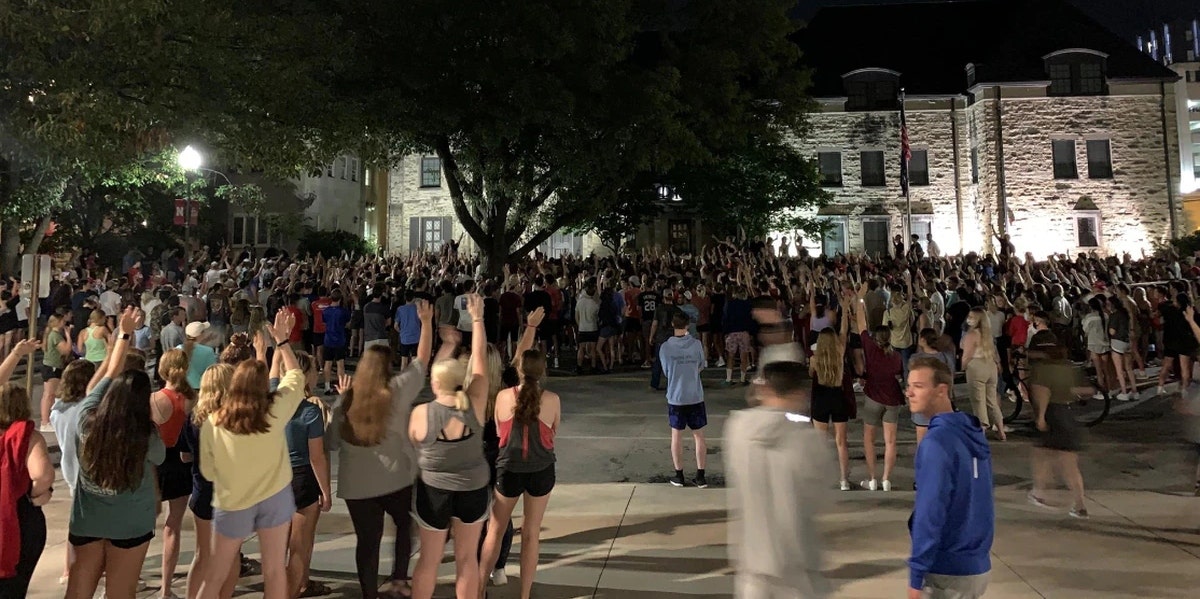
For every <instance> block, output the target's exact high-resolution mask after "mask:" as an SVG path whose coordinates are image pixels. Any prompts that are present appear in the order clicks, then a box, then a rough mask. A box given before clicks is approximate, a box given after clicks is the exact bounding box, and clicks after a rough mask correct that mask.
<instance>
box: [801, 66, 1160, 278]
mask: <svg viewBox="0 0 1200 599" xmlns="http://www.w3.org/2000/svg"><path fill="white" fill-rule="evenodd" d="M1111 90H1112V91H1111V93H1110V94H1109V95H1107V96H1089V97H1047V96H1046V95H1045V93H1044V86H1043V87H1042V91H1041V92H1040V93H1039V91H1038V89H1037V88H1032V87H1008V86H1006V87H1003V88H1002V89H1001V92H1000V95H1001V99H1000V100H999V102H1000V106H1001V110H1000V113H999V115H997V112H996V103H997V100H996V99H995V95H996V89H995V88H994V87H989V88H980V89H976V90H975V100H974V102H973V103H970V104H969V105H968V99H967V98H966V97H946V98H930V99H926V98H916V99H914V98H911V97H910V98H908V100H907V102H906V120H907V123H908V134H909V140H910V145H911V147H912V149H913V151H921V150H924V151H925V152H926V155H927V157H928V158H927V159H928V184H927V185H923V184H913V185H911V186H910V196H911V200H912V215H913V227H912V229H913V232H915V233H919V234H921V236H922V238H923V237H924V233H925V232H932V233H933V236H934V239H935V241H937V243H938V246H939V247H940V248H941V249H942V251H943V252H949V253H956V252H958V251H959V249H960V248H961V249H962V250H963V251H965V252H972V251H975V252H980V251H991V249H992V245H993V244H992V240H991V238H990V229H991V226H995V227H996V228H997V229H998V230H1000V231H1003V230H1004V226H1005V224H1007V229H1008V233H1009V234H1010V235H1011V237H1012V240H1013V243H1014V244H1015V245H1016V246H1017V248H1018V249H1019V250H1020V251H1021V252H1022V253H1023V252H1025V251H1032V252H1033V253H1034V254H1035V255H1037V256H1038V257H1044V256H1045V255H1048V254H1051V253H1075V252H1078V251H1092V250H1095V251H1098V252H1100V253H1102V254H1120V253H1122V252H1126V251H1128V252H1131V253H1133V254H1134V255H1137V254H1138V253H1139V252H1140V250H1141V249H1142V248H1149V247H1150V245H1151V244H1152V243H1153V242H1156V241H1162V240H1164V239H1166V238H1167V237H1169V236H1170V234H1171V226H1172V217H1171V214H1170V211H1169V210H1168V205H1173V206H1174V208H1175V211H1176V215H1175V219H1176V224H1175V226H1176V230H1178V229H1179V227H1180V225H1179V224H1178V220H1179V218H1180V214H1179V211H1180V201H1179V198H1178V197H1177V195H1178V193H1177V191H1176V190H1178V186H1179V180H1178V179H1179V173H1178V170H1176V169H1174V168H1171V167H1172V166H1173V165H1177V164H1178V144H1177V143H1175V142H1174V137H1173V135H1172V133H1173V129H1174V127H1168V128H1167V139H1166V140H1164V139H1163V134H1162V131H1163V125H1162V123H1163V119H1164V118H1165V119H1166V122H1167V123H1171V124H1173V123H1175V101H1174V98H1173V97H1171V94H1172V91H1171V89H1170V88H1169V87H1168V88H1167V89H1166V90H1165V94H1166V95H1165V102H1164V101H1162V100H1163V99H1162V98H1160V96H1159V88H1158V86H1157V85H1147V84H1130V85H1120V84H1116V83H1114V84H1112V86H1111ZM843 103H844V99H836V100H830V101H825V102H823V103H822V111H821V112H819V113H817V114H814V115H813V125H814V126H813V133H812V135H811V136H810V137H809V138H808V139H806V140H803V141H801V142H799V145H800V147H801V148H802V149H803V150H804V151H805V152H806V153H809V154H810V155H812V156H813V157H814V158H815V157H816V156H817V155H818V153H820V152H841V155H842V185H840V186H828V187H826V189H827V191H830V192H831V193H832V194H833V196H834V199H833V201H832V202H831V205H830V206H828V207H827V208H825V209H824V210H822V212H821V215H822V216H823V217H824V218H826V219H829V220H831V221H833V222H834V223H841V225H842V226H844V227H845V232H846V234H845V237H846V241H845V244H844V248H845V250H844V251H846V250H848V251H856V252H862V251H865V250H867V249H869V248H870V246H871V245H872V244H870V243H868V242H867V241H866V240H865V239H864V235H865V230H866V229H867V227H869V226H870V224H869V223H871V222H878V221H884V222H886V223H887V231H888V238H889V239H890V238H891V237H892V236H893V235H897V234H900V233H901V232H902V231H903V230H904V221H905V215H906V208H905V200H904V198H903V196H902V193H901V188H900V181H899V177H900V151H901V150H900V115H899V111H898V110H897V111H871V112H846V111H845V110H843V109H842V108H841V106H842V104H843ZM997 119H999V121H997ZM997 122H999V123H1000V125H999V127H997ZM997 131H1000V132H1001V133H1002V137H1003V141H1002V146H1003V148H1002V150H1001V149H999V148H998V147H997V143H996V141H997V139H996V137H997ZM1054 140H1074V141H1075V142H1076V146H1075V162H1076V164H1077V165H1078V166H1077V168H1078V177H1077V178H1055V173H1054V157H1053V152H1052V146H1053V142H1054ZM1088 140H1107V141H1108V143H1109V148H1110V152H1111V170H1112V176H1111V178H1094V179H1093V178H1090V177H1089V175H1088V155H1087V141H1088ZM1164 142H1165V144H1166V146H1167V150H1168V152H1169V153H1170V159H1169V160H1168V159H1167V158H1166V156H1165V155H1164V151H1163V148H1164ZM872 150H882V151H883V152H884V156H885V161H884V168H885V181H886V184H885V185H884V186H882V187H879V186H864V185H863V184H862V162H861V159H860V156H861V153H862V152H864V151H872ZM956 152H957V153H956ZM972 154H974V155H975V157H976V160H977V161H978V163H977V165H976V168H975V169H973V168H972ZM974 172H977V177H976V176H974V175H973V173H974ZM1168 182H1171V187H1168ZM1001 185H1003V189H1004V190H1005V192H1004V197H1005V200H1006V204H1007V205H1006V206H1005V207H1002V206H1001V202H1000V196H999V190H1000V188H1001ZM1169 191H1170V192H1174V193H1175V197H1174V198H1173V199H1171V200H1169V199H1168V192H1169ZM1003 208H1007V213H1008V222H1007V223H1004V222H1003V221H1004V218H1003V215H1002V210H1003ZM1092 217H1096V219H1097V221H1096V224H1097V225H1098V230H1099V237H1100V238H1099V239H1098V240H1097V241H1098V242H1099V244H1098V246H1095V247H1089V246H1086V245H1080V239H1079V231H1078V230H1077V228H1078V227H1079V222H1078V220H1077V219H1079V218H1092ZM1085 226H1086V225H1085ZM1085 243H1086V240H1085ZM806 245H808V246H809V247H810V249H812V250H818V249H819V248H820V245H821V244H820V243H819V240H806ZM876 246H877V244H876Z"/></svg>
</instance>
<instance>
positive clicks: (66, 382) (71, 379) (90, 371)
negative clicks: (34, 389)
mask: <svg viewBox="0 0 1200 599" xmlns="http://www.w3.org/2000/svg"><path fill="white" fill-rule="evenodd" d="M95 374H96V365H95V364H92V363H91V362H88V361H87V360H73V361H72V362H71V363H70V364H67V367H66V368H64V369H63V373H62V383H61V384H59V386H58V398H59V399H60V400H62V402H63V403H75V402H77V401H79V400H81V399H83V398H84V397H87V386H88V383H90V382H91V381H92V376H94V375H95Z"/></svg>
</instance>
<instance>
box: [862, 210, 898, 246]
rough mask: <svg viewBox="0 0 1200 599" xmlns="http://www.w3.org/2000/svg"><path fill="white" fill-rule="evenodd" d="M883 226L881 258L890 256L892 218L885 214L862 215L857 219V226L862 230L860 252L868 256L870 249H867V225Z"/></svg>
mask: <svg viewBox="0 0 1200 599" xmlns="http://www.w3.org/2000/svg"><path fill="white" fill-rule="evenodd" d="M880 223H882V224H883V252H882V254H881V255H882V256H891V255H892V217H891V216H888V215H885V214H864V215H862V216H859V217H858V226H859V228H860V229H862V251H863V254H864V255H867V256H870V255H871V249H870V248H868V247H867V225H868V224H871V225H875V224H880Z"/></svg>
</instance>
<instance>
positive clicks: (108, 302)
mask: <svg viewBox="0 0 1200 599" xmlns="http://www.w3.org/2000/svg"><path fill="white" fill-rule="evenodd" d="M100 308H101V309H102V310H104V315H105V316H116V315H118V314H120V313H121V294H119V293H117V292H116V291H113V290H112V289H109V290H108V291H105V292H104V293H101V294H100Z"/></svg>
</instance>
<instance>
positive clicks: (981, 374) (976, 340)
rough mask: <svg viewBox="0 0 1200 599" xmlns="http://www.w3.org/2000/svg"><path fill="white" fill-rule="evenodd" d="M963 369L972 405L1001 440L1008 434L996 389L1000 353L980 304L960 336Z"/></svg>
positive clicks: (984, 425) (971, 314) (979, 417)
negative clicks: (965, 330)
mask: <svg viewBox="0 0 1200 599" xmlns="http://www.w3.org/2000/svg"><path fill="white" fill-rule="evenodd" d="M962 363H963V370H966V371H967V389H968V391H969V393H970V397H971V409H972V411H974V412H975V417H976V418H978V419H979V422H980V423H981V424H982V425H983V428H984V429H990V430H991V431H992V432H993V433H994V434H995V435H996V438H998V439H999V440H1001V441H1004V440H1005V439H1006V438H1007V435H1006V433H1007V431H1005V430H1004V414H1003V413H1002V412H1001V411H1000V400H999V398H998V396H997V393H996V382H997V380H998V378H999V372H1000V370H999V369H1000V354H999V353H998V352H997V351H996V343H995V341H994V340H993V339H992V327H991V323H990V322H989V321H988V317H987V314H986V313H985V312H984V310H983V308H971V312H970V313H969V314H968V315H967V332H966V333H964V334H963V338H962Z"/></svg>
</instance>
